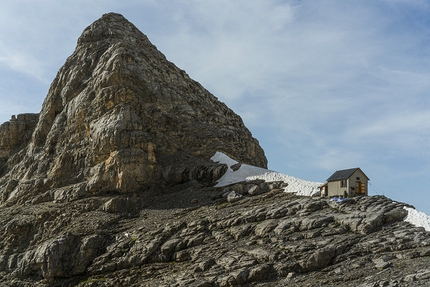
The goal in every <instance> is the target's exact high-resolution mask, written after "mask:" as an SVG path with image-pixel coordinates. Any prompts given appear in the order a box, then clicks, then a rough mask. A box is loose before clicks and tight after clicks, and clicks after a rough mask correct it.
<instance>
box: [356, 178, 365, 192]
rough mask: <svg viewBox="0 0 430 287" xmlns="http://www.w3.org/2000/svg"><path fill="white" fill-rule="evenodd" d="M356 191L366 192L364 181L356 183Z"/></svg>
mask: <svg viewBox="0 0 430 287" xmlns="http://www.w3.org/2000/svg"><path fill="white" fill-rule="evenodd" d="M355 193H356V194H366V186H365V183H364V182H361V181H357V182H356V184H355Z"/></svg>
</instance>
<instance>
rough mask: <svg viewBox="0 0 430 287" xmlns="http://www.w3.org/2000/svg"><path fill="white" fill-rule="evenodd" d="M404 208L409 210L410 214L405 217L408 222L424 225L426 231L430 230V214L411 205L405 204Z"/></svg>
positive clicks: (418, 225) (419, 225)
mask: <svg viewBox="0 0 430 287" xmlns="http://www.w3.org/2000/svg"><path fill="white" fill-rule="evenodd" d="M403 208H404V209H406V210H407V211H408V215H407V216H406V217H405V219H404V220H405V221H406V222H409V223H411V224H413V225H415V226H417V227H424V229H425V230H426V231H430V216H428V215H427V214H425V213H424V212H421V211H418V210H416V209H413V208H410V207H406V206H405V207H403Z"/></svg>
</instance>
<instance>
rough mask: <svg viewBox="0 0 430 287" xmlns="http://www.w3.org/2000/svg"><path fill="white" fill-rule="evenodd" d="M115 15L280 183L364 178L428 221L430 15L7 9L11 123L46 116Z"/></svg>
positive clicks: (313, 7) (379, 9)
mask: <svg viewBox="0 0 430 287" xmlns="http://www.w3.org/2000/svg"><path fill="white" fill-rule="evenodd" d="M108 12H117V13H121V14H122V15H124V17H126V18H127V19H128V20H129V21H131V22H132V23H133V24H134V25H136V27H137V28H139V29H140V30H141V31H142V32H143V33H144V34H146V35H147V36H148V38H149V39H150V41H151V42H152V43H153V44H154V45H155V46H157V48H158V49H159V50H160V51H161V52H162V53H163V54H165V55H166V57H167V59H168V60H170V61H171V62H173V63H175V64H176V65H177V66H178V67H179V68H181V69H183V70H185V71H186V72H187V73H188V74H189V75H190V76H191V77H192V78H193V79H194V80H196V81H198V82H200V83H201V84H202V85H203V86H204V87H205V88H206V89H208V90H209V91H210V92H211V93H212V94H214V95H215V96H216V97H217V98H218V99H219V100H220V101H222V102H224V103H226V104H227V106H229V107H230V108H231V109H232V110H233V111H235V112H236V113H237V114H239V115H240V116H241V117H242V119H243V120H244V123H245V125H246V126H247V127H248V128H249V130H250V131H251V132H252V134H253V136H254V137H255V138H257V139H258V140H259V142H260V144H261V146H262V147H263V149H264V150H265V153H266V157H267V158H268V161H269V169H271V170H276V171H279V172H282V173H285V174H288V175H291V176H294V177H298V178H302V179H305V180H309V181H319V182H324V181H325V180H326V179H327V178H329V177H330V176H331V174H333V173H334V172H335V171H336V170H340V169H347V168H353V167H360V168H361V169H362V170H363V171H364V173H365V174H366V175H367V176H368V177H369V178H370V185H369V194H370V195H385V196H387V197H390V198H392V199H393V200H397V201H402V202H407V203H409V204H412V205H413V206H415V207H416V208H417V209H418V210H420V211H423V212H425V213H427V214H430V200H429V194H430V185H429V183H430V146H429V142H430V96H429V93H430V81H429V79H430V2H429V1H426V0H362V1H354V0H322V1H314V0H291V1H284V0H254V1H249V0H234V1H233V0H204V1H203V0H169V1H167V0H140V1H138V0H128V1H124V0H85V1H84V0H73V1H71V0H70V1H69V0H61V1H59V0H39V1H33V0H26V1H25V0H13V1H12V0H5V1H1V3H0V26H1V29H0V123H3V122H5V121H8V120H9V119H10V118H11V115H14V114H20V113H27V112H32V113H37V112H39V111H40V109H41V107H42V103H43V100H44V98H45V96H46V94H47V92H48V89H49V85H50V83H51V82H52V80H53V79H54V78H55V75H56V73H57V71H58V70H59V68H60V67H61V66H62V65H63V64H64V62H65V60H66V58H67V57H68V56H70V55H71V54H72V53H73V51H74V49H75V47H76V41H77V39H78V37H79V36H80V35H81V33H82V31H83V30H84V29H85V28H86V27H87V26H89V25H90V24H91V23H92V22H94V21H95V20H97V19H98V18H100V17H101V16H102V14H104V13H108Z"/></svg>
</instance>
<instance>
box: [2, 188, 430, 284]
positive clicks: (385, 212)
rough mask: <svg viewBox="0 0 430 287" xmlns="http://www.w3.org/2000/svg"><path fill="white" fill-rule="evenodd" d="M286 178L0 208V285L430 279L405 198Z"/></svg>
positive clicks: (428, 243) (425, 243) (423, 239)
mask: <svg viewBox="0 0 430 287" xmlns="http://www.w3.org/2000/svg"><path fill="white" fill-rule="evenodd" d="M256 189H257V190H258V192H257V193H254V191H255V190H256ZM232 190H236V191H237V192H239V191H242V198H241V200H238V201H235V202H228V200H227V194H229V193H231V192H232ZM251 190H252V191H253V192H251V193H249V191H251ZM282 190H283V189H282V183H276V182H275V183H266V182H263V181H253V182H243V183H238V184H235V185H232V186H229V187H226V188H214V187H210V186H204V185H199V184H197V183H195V182H194V183H192V182H188V183H184V184H181V185H177V186H175V187H170V188H168V189H166V188H163V189H153V190H151V191H150V192H148V193H146V194H145V196H140V197H127V196H120V195H110V196H96V197H90V198H86V199H80V200H76V201H74V202H66V203H52V202H49V203H48V202H46V203H39V204H37V205H30V206H14V207H7V208H2V209H0V221H1V225H0V226H3V230H2V232H1V233H0V234H1V235H0V238H1V240H0V242H1V243H0V244H1V245H0V250H1V251H2V253H1V255H0V278H1V279H0V286H2V285H1V283H3V284H4V286H428V283H429V282H430V269H429V267H428V266H429V264H428V263H429V262H430V236H429V235H430V234H429V233H428V232H426V231H425V230H424V229H423V228H418V227H414V226H412V225H410V224H409V223H406V222H404V221H403V218H404V216H405V215H406V211H405V209H404V208H403V207H404V206H406V205H405V204H403V203H399V202H393V201H392V200H390V199H389V198H386V197H384V196H373V197H357V198H354V199H351V200H350V201H348V203H343V204H339V203H336V202H331V201H330V200H329V199H324V198H319V197H301V196H295V195H293V194H288V193H284V192H282ZM11 218H13V219H12V220H11Z"/></svg>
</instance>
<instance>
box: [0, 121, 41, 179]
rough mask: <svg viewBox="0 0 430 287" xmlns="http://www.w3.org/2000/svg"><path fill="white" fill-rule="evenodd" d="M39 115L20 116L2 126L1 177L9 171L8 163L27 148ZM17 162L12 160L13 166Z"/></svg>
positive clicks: (0, 127) (0, 139)
mask: <svg viewBox="0 0 430 287" xmlns="http://www.w3.org/2000/svg"><path fill="white" fill-rule="evenodd" d="M38 119H39V114H20V115H18V116H12V118H11V119H10V121H8V122H5V123H4V124H2V125H0V176H1V175H2V174H3V172H4V171H5V170H6V169H7V167H6V162H7V161H8V160H9V158H11V157H12V156H13V155H15V154H16V153H18V152H19V151H20V150H22V149H23V148H25V146H26V145H27V144H28V142H29V141H30V139H31V135H32V134H33V131H34V128H35V127H36V124H37V121H38ZM14 161H16V159H15V160H11V161H10V163H11V164H12V163H13V162H14Z"/></svg>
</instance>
